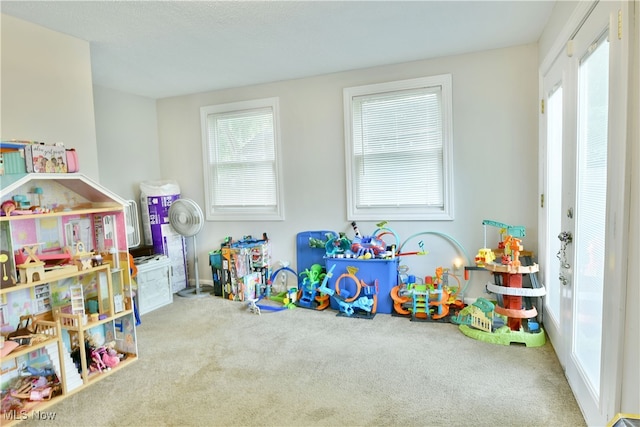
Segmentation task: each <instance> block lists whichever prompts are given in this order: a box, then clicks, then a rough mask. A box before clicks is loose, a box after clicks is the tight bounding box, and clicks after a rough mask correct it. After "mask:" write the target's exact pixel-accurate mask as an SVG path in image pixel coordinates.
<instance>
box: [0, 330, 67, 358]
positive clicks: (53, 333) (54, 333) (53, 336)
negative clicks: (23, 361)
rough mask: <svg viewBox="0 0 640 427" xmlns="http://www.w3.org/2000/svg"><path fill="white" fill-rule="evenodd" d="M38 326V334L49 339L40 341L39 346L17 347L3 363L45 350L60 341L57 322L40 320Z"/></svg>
mask: <svg viewBox="0 0 640 427" xmlns="http://www.w3.org/2000/svg"><path fill="white" fill-rule="evenodd" d="M36 325H37V326H38V333H39V334H43V335H48V336H49V338H47V339H46V340H44V341H40V342H39V343H37V344H32V345H21V346H20V347H16V348H15V349H14V350H13V351H12V352H11V353H9V354H7V355H6V356H5V357H3V358H2V360H3V361H5V360H10V359H15V358H17V357H20V356H22V355H24V354H27V353H29V352H32V351H35V350H38V349H40V348H44V347H46V346H48V345H49V344H53V343H55V342H57V341H58V339H59V337H60V333H59V329H58V324H57V322H50V321H43V320H38V321H37V323H36Z"/></svg>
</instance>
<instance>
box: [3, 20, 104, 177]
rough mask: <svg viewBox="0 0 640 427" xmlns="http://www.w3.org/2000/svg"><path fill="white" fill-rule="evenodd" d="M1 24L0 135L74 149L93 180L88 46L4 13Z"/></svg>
mask: <svg viewBox="0 0 640 427" xmlns="http://www.w3.org/2000/svg"><path fill="white" fill-rule="evenodd" d="M1 19H2V21H1V24H2V25H1V26H2V61H1V62H2V69H1V74H2V113H1V120H0V123H1V126H2V129H1V130H0V137H1V138H2V139H3V140H10V139H21V140H31V141H41V142H47V143H54V142H64V144H65V146H66V147H67V148H75V149H76V150H77V151H78V158H79V163H80V168H81V171H82V172H83V173H84V174H86V175H88V176H89V177H91V178H93V179H94V180H98V152H97V147H96V129H95V121H94V110H93V91H92V89H91V84H92V83H91V79H92V77H91V57H90V51H89V43H87V42H85V41H82V40H79V39H76V38H73V37H69V36H67V35H64V34H61V33H57V32H55V31H50V30H48V29H46V28H43V27H40V26H37V25H33V24H31V23H29V22H25V21H22V20H20V19H16V18H14V17H11V16H8V15H2V16H1Z"/></svg>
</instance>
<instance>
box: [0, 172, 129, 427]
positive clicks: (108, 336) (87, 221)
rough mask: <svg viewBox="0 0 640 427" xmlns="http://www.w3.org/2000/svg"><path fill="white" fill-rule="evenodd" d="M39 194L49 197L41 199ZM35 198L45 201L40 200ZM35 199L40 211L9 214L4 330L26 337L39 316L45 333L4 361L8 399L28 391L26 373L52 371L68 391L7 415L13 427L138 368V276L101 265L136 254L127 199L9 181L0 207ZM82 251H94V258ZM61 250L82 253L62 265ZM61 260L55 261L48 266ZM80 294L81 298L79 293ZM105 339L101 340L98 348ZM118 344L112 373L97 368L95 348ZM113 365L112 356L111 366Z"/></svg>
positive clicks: (65, 179)
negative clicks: (25, 329) (29, 318)
mask: <svg viewBox="0 0 640 427" xmlns="http://www.w3.org/2000/svg"><path fill="white" fill-rule="evenodd" d="M34 188H39V189H40V190H42V191H39V192H34V191H33V189H34ZM35 194H38V197H37V199H34V198H33V197H34V195H35ZM26 195H30V197H32V200H37V203H38V208H37V210H36V211H35V212H36V213H33V212H31V211H28V210H26V209H23V208H24V206H25V205H23V206H21V207H19V208H18V207H17V208H15V210H16V211H14V212H9V214H5V213H4V212H3V215H2V216H0V250H1V257H0V267H1V268H2V274H0V277H1V278H2V286H1V287H0V305H1V308H2V324H1V325H0V327H1V328H2V333H3V334H8V333H9V332H12V331H13V330H15V329H16V326H17V324H18V319H19V317H21V316H23V315H25V314H35V315H36V318H37V319H38V320H37V321H36V322H34V324H37V325H38V327H39V329H38V330H37V331H36V333H37V334H43V335H40V336H38V335H35V337H36V339H35V340H34V341H35V343H34V344H32V345H29V346H26V345H25V346H21V347H17V348H15V349H14V350H13V351H11V352H10V353H8V354H7V355H6V356H4V357H2V364H3V368H5V366H8V368H7V370H6V371H3V373H2V384H1V386H2V393H3V395H4V393H5V392H10V391H14V392H15V391H16V390H17V388H18V387H20V386H19V384H20V382H19V381H18V380H19V379H20V378H21V377H22V374H23V372H22V370H21V369H22V368H21V367H22V366H24V365H26V366H29V367H31V368H34V369H40V368H52V369H53V370H54V371H55V372H56V376H57V377H58V380H59V382H60V385H61V392H60V394H57V395H55V396H53V397H51V398H50V399H49V400H43V401H37V400H31V399H32V398H33V397H28V398H27V397H21V401H22V403H23V405H24V407H23V408H22V409H23V411H20V410H19V411H17V412H16V413H14V414H11V413H0V418H1V419H2V425H3V426H5V425H7V426H9V425H14V424H17V423H19V422H20V421H23V420H25V419H27V418H31V417H32V416H33V414H35V413H36V412H35V411H42V410H44V409H45V408H47V407H49V406H51V405H53V404H54V403H56V402H59V401H60V400H62V399H65V398H66V397H68V396H70V395H72V394H75V393H78V392H81V391H82V390H84V388H85V387H87V386H90V385H92V384H94V383H95V382H96V381H100V380H102V379H104V378H107V377H108V376H110V375H111V374H113V373H114V372H118V371H120V370H121V369H125V368H127V367H128V366H129V365H131V363H134V362H135V361H137V360H138V347H137V346H138V344H137V337H136V329H135V325H136V322H135V313H134V310H133V293H132V290H131V289H130V287H127V286H125V285H126V284H129V283H131V278H130V271H129V269H113V268H112V265H110V264H109V263H102V261H101V260H100V256H101V257H102V260H105V259H106V255H108V254H110V253H115V252H117V253H122V254H126V253H127V252H128V248H127V246H128V245H127V234H126V228H127V227H126V225H127V224H126V215H125V207H126V206H127V201H126V200H124V199H122V198H120V197H119V196H117V195H116V194H114V193H112V192H110V191H109V190H107V189H106V188H104V187H102V186H100V185H99V184H97V183H95V182H93V181H92V180H91V179H89V178H88V177H86V176H84V175H82V174H75V173H69V174H63V173H60V174H21V175H17V176H7V175H5V176H1V177H0V201H2V202H5V201H7V200H11V201H15V200H24V197H25V196H26ZM20 198H22V199H20ZM18 211H19V212H18ZM74 227H76V228H74ZM76 232H78V233H76ZM32 242H42V243H37V244H35V243H33V244H32ZM79 243H83V245H87V246H88V252H85V251H84V247H83V248H82V249H81V246H80V244H79ZM36 245H43V246H36ZM36 247H37V249H29V248H36ZM45 248H46V249H47V250H46V251H45ZM60 248H72V249H75V252H74V253H71V257H70V258H68V257H63V258H64V259H63V260H62V261H60V260H58V258H59V255H61V254H58V253H57V251H58V250H59V249H60ZM23 251H26V252H27V253H28V256H27V261H22V259H23V254H24V252H23ZM54 252H55V259H54V262H53V263H51V262H49V264H50V265H45V266H43V267H40V265H42V264H45V261H47V260H49V259H51V258H49V257H50V255H51V254H52V253H54ZM38 255H40V256H42V260H40V259H38V258H37V256H38ZM45 255H49V257H47V256H45ZM96 255H100V256H96ZM94 256H96V257H95V258H94ZM72 262H73V264H70V263H72ZM23 264H24V265H23ZM51 264H55V265H51ZM60 264H62V265H60ZM95 264H100V265H95ZM25 265H28V267H25ZM18 270H20V272H21V273H22V272H26V276H27V277H26V278H25V276H23V277H20V275H19V274H18ZM36 273H37V274H36ZM114 275H117V278H118V280H116V281H115V282H117V283H114ZM25 279H26V280H25ZM22 282H26V283H22ZM114 287H115V289H114ZM72 288H73V290H74V292H75V294H72V293H71V289H72ZM96 300H97V301H96ZM73 303H75V305H73V307H74V308H75V309H76V310H77V311H78V312H75V313H67V312H66V310H67V308H66V307H67V306H69V308H71V304H73ZM44 335H48V336H47V337H44ZM95 337H100V341H98V342H96V341H93V339H94V338H95ZM85 338H91V339H92V341H91V343H92V346H91V348H89V347H87V346H86V345H85V341H86V340H85ZM40 340H42V341H40ZM74 340H75V341H74ZM38 341H39V342H38ZM110 342H114V343H115V348H114V350H115V352H116V353H117V354H118V356H116V355H115V354H112V355H111V357H112V359H110V363H109V367H108V368H104V366H107V365H106V363H97V364H96V360H93V359H92V355H95V354H94V350H95V351H97V350H101V351H103V352H106V351H107V343H110ZM89 351H91V354H88V353H89ZM72 354H73V355H74V357H72ZM78 354H79V357H78V358H76V357H75V356H76V355H78ZM96 354H100V353H96ZM114 357H116V358H117V360H114V359H113V358H114ZM74 358H75V360H72V359H74ZM99 358H102V356H99ZM106 360H108V359H107V358H106V356H104V359H102V361H103V362H104V361H106ZM5 363H6V365H5ZM12 365H13V366H12ZM94 365H95V366H94ZM19 367H20V368H19ZM18 394H23V393H18ZM12 415H13V416H12Z"/></svg>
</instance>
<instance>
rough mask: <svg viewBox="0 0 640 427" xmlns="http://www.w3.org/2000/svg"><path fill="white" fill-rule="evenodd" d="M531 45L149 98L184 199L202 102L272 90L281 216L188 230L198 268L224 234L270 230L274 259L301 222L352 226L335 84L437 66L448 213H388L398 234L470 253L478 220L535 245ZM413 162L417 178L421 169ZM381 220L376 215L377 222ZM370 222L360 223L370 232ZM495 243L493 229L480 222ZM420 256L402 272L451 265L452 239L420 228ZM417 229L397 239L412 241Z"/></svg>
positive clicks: (195, 163) (191, 186)
mask: <svg viewBox="0 0 640 427" xmlns="http://www.w3.org/2000/svg"><path fill="white" fill-rule="evenodd" d="M537 63H538V57H537V45H535V44H532V45H526V46H518V47H513V48H507V49H500V50H493V51H486V52H479V53H473V54H467V55H460V56H452V57H446V58H439V59H434V60H425V61H417V62H411V63H404V64H396V65H391V66H384V67H377V68H371V69H364V70H356V71H350V72H344V73H336V74H330V75H324V76H319V77H313V78H307V79H300V80H292V81H284V82H278V83H272V84H263V85H257V86H251V87H244V88H236V89H230V90H222V91H215V92H207V93H199V94H193V95H189V96H181V97H175V98H167V99H162V100H159V101H158V104H157V108H158V123H159V137H160V162H161V171H162V177H163V179H175V180H176V181H178V183H179V184H180V187H181V190H182V196H183V197H189V198H192V199H194V200H195V201H197V202H198V203H199V204H201V205H204V185H203V172H202V168H203V166H202V160H201V152H202V148H201V144H202V141H201V128H200V114H199V109H200V107H201V106H205V105H212V104H217V103H226V102H232V101H243V100H249V99H257V98H264V97H272V96H277V97H279V98H280V113H281V135H282V148H283V163H284V181H285V182H284V189H285V191H284V192H285V195H284V196H285V215H286V220H285V221H283V222H208V223H207V224H206V225H205V228H204V230H203V231H202V232H201V234H200V235H199V236H198V245H199V252H200V254H199V256H200V269H201V270H202V271H201V272H200V273H201V277H202V278H204V277H210V270H209V268H208V257H207V253H208V251H209V250H213V249H217V248H219V246H220V243H221V241H222V239H223V237H225V236H232V237H234V238H240V237H242V236H244V235H247V234H251V235H253V236H260V235H261V234H262V233H263V232H266V233H268V235H269V236H270V238H271V239H272V245H273V255H274V258H275V259H276V260H287V261H290V262H291V264H292V266H294V267H295V258H296V256H295V254H296V249H295V237H296V234H297V233H298V232H301V231H307V230H334V231H338V232H341V231H344V232H347V235H348V236H353V232H352V230H351V227H350V225H349V223H348V222H347V219H346V192H345V183H346V181H345V155H344V136H343V133H344V130H343V112H342V91H343V88H345V87H350V86H357V85H365V84H372V83H379V82H387V81H394V80H400V79H408V78H415V77H422V76H429V75H435V74H442V73H451V74H452V78H453V97H454V99H453V126H454V168H455V176H454V187H455V215H456V218H455V220H454V221H448V222H447V221H440V222H427V221H422V222H391V223H389V224H388V225H389V226H390V227H391V228H393V229H394V230H395V231H396V232H397V233H398V234H399V235H400V238H401V240H404V239H406V238H408V237H409V236H411V235H413V234H414V233H419V232H424V231H437V232H441V233H446V234H448V235H450V236H452V237H453V238H455V239H456V240H457V241H459V242H460V243H461V244H462V245H463V246H464V247H465V248H466V251H467V253H468V254H469V256H470V257H471V258H473V256H474V255H475V253H476V252H477V250H478V249H479V248H480V247H482V246H483V227H482V225H481V222H482V220H483V219H493V220H497V221H501V222H505V223H507V224H511V225H524V226H526V228H527V232H528V236H527V237H526V238H525V240H524V244H525V249H531V250H534V251H535V250H536V249H537V247H536V245H537V229H536V228H537V207H536V206H537V195H536V192H537V188H536V183H537V173H538V172H537V160H536V159H537V150H538V142H537V141H538V131H537V102H536V99H537ZM420 176H421V175H420V171H418V170H416V179H420ZM382 220H385V218H380V221H382ZM376 222H378V221H375V222H370V223H365V222H362V223H359V224H358V225H359V228H360V230H361V231H362V232H363V233H364V234H367V233H372V232H373V231H374V230H375V228H376V227H375V223H376ZM488 234H489V241H488V245H490V246H495V245H496V244H497V241H498V230H497V229H492V230H489V233H488ZM422 239H423V240H424V242H425V248H426V249H427V250H428V251H429V254H428V255H427V256H422V257H413V258H409V257H408V258H405V261H406V262H407V264H408V265H410V266H411V273H412V274H415V275H417V276H425V275H433V274H434V270H435V268H436V267H437V266H445V267H451V266H452V262H453V259H454V258H455V257H456V256H457V252H456V250H455V249H454V247H453V246H452V245H451V244H449V243H448V242H447V241H446V240H444V239H441V238H438V237H430V236H424V237H422ZM419 240H420V239H419V238H418V239H414V240H412V243H411V244H412V246H411V244H407V246H406V249H407V250H417V248H418V246H417V243H418V241H419ZM474 276H475V279H474V281H476V282H478V283H474V284H473V285H472V287H470V288H469V292H468V295H471V294H474V293H475V294H476V295H481V294H482V290H483V288H484V283H485V282H486V281H487V280H488V279H489V276H488V274H486V275H485V273H483V272H477V273H474Z"/></svg>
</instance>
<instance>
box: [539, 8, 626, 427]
mask: <svg viewBox="0 0 640 427" xmlns="http://www.w3.org/2000/svg"><path fill="white" fill-rule="evenodd" d="M596 3H597V2H580V3H579V4H578V5H577V6H576V9H575V10H574V13H573V14H572V15H571V18H570V19H569V21H568V23H567V25H565V27H564V29H563V30H562V32H561V33H560V36H559V37H558V39H557V40H556V42H555V43H554V45H553V48H552V49H551V50H550V54H549V55H547V57H545V60H544V61H543V62H542V63H541V66H540V85H539V87H540V99H545V95H546V94H544V93H543V91H544V85H543V80H544V77H545V75H546V74H547V73H548V72H549V70H550V69H551V67H552V65H553V64H554V62H555V60H556V58H557V57H558V55H562V54H564V52H565V49H566V47H567V41H568V40H570V39H572V38H573V37H574V36H575V34H576V33H577V32H578V30H579V29H580V27H581V26H582V25H583V23H584V22H585V20H586V18H587V17H588V16H589V14H590V12H591V10H592V6H593V5H594V4H596ZM603 3H608V4H609V5H610V6H611V5H615V7H616V8H617V9H619V10H620V12H621V13H620V15H619V16H620V17H621V22H620V24H621V25H620V28H622V29H623V30H622V31H623V33H622V37H621V38H618V27H619V23H618V14H617V13H615V14H612V15H611V20H610V22H609V27H610V29H611V30H612V31H611V32H610V41H611V44H610V53H611V57H612V58H615V59H614V61H615V63H614V64H613V65H612V66H611V68H610V99H615V100H616V101H615V106H613V107H612V109H610V119H609V135H608V137H609V141H610V144H609V147H610V149H609V152H608V158H609V160H608V164H609V168H608V169H609V171H608V174H609V176H608V184H607V194H608V204H607V229H606V233H607V239H606V242H605V293H604V301H603V332H604V331H606V333H603V337H602V357H601V381H600V390H599V398H598V399H593V400H592V401H590V399H588V398H585V397H584V395H583V393H582V392H581V391H579V390H578V389H580V385H579V384H572V383H571V382H572V381H571V379H570V378H569V380H570V381H569V382H570V385H571V387H572V389H573V390H574V394H576V397H577V399H578V404H579V405H580V408H581V410H582V412H583V415H584V416H585V420H586V421H587V423H588V424H590V425H592V424H593V425H600V424H604V423H606V422H607V421H609V420H611V419H612V418H613V417H614V415H615V414H616V413H617V412H618V411H619V408H620V401H621V383H622V367H623V363H622V358H623V348H622V345H621V344H622V342H623V336H622V335H623V330H624V328H623V319H624V318H625V312H624V309H625V304H624V303H623V302H624V295H625V291H626V288H625V284H626V281H627V277H626V271H627V270H626V267H625V266H626V263H627V247H628V244H627V239H626V236H627V235H628V234H627V231H628V229H629V215H628V213H629V206H627V203H628V200H629V191H630V185H629V179H630V178H629V177H630V171H629V163H628V161H629V160H628V159H625V154H626V141H627V135H626V131H627V117H626V116H627V104H628V102H627V87H628V70H629V64H628V60H629V58H628V53H629V38H630V36H632V35H631V34H626V37H625V34H624V28H627V29H629V28H630V26H629V19H630V13H631V12H632V10H631V9H630V7H629V4H627V2H624V1H620V2H618V1H616V2H603ZM596 6H597V7H604V6H603V5H597V4H596ZM574 67H575V65H574ZM574 71H575V70H574ZM565 111H566V110H565ZM544 121H545V117H544V116H543V115H542V114H541V116H540V141H541V145H540V181H539V188H540V193H541V195H543V194H545V186H546V185H547V182H549V179H548V178H549V177H547V176H546V175H545V174H546V172H547V171H546V167H545V165H546V157H545V156H546V149H547V147H546V145H545V144H546V136H545V135H546V126H545V125H544ZM539 230H540V239H539V240H540V242H539V248H540V258H541V259H552V257H554V256H555V254H549V253H548V251H549V250H548V247H549V245H548V242H547V241H546V236H547V234H548V233H547V223H546V208H545V207H542V208H541V210H540V215H539ZM572 264H573V263H572ZM565 320H566V319H564V320H561V322H564V321H565ZM569 322H573V319H569ZM567 326H568V325H559V326H558V328H549V326H547V325H545V329H554V330H557V332H559V333H560V334H562V335H565V334H567V333H568V332H567ZM569 334H570V332H569ZM550 338H552V343H554V340H555V344H554V347H557V348H556V353H557V354H558V357H559V358H560V363H561V365H562V366H563V367H564V368H566V366H567V362H568V358H569V357H571V348H570V347H569V348H567V347H566V344H567V343H566V341H567V339H568V340H569V342H571V337H570V336H568V337H567V336H563V337H560V338H561V340H562V341H561V342H562V343H563V344H560V345H558V339H557V338H558V337H553V336H551V335H550Z"/></svg>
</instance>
